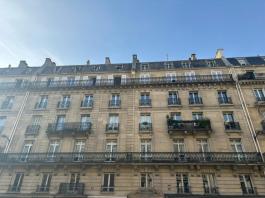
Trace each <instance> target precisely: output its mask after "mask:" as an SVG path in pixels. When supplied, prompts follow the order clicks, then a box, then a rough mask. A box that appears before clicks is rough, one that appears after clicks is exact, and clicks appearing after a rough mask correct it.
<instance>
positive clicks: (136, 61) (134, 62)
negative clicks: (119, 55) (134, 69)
mask: <svg viewBox="0 0 265 198" xmlns="http://www.w3.org/2000/svg"><path fill="white" fill-rule="evenodd" d="M138 62H139V61H138V59H137V54H133V61H132V63H133V64H136V63H138Z"/></svg>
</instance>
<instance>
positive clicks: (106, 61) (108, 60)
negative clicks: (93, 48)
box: [105, 57, 111, 65]
mask: <svg viewBox="0 0 265 198" xmlns="http://www.w3.org/2000/svg"><path fill="white" fill-rule="evenodd" d="M105 64H106V65H109V64H111V62H110V58H109V57H106V58H105Z"/></svg>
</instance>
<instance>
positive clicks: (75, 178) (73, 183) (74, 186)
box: [67, 173, 80, 193]
mask: <svg viewBox="0 0 265 198" xmlns="http://www.w3.org/2000/svg"><path fill="white" fill-rule="evenodd" d="M79 182H80V173H71V175H70V184H69V188H68V189H67V190H68V192H69V193H76V192H79V191H80V186H79Z"/></svg>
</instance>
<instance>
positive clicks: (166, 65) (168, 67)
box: [164, 62, 174, 69]
mask: <svg viewBox="0 0 265 198" xmlns="http://www.w3.org/2000/svg"><path fill="white" fill-rule="evenodd" d="M164 66H165V68H166V69H173V68H174V64H173V63H172V62H164Z"/></svg>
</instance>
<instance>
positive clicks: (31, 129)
mask: <svg viewBox="0 0 265 198" xmlns="http://www.w3.org/2000/svg"><path fill="white" fill-rule="evenodd" d="M39 131H40V125H29V126H27V129H26V132H25V135H37V134H38V133H39Z"/></svg>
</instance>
